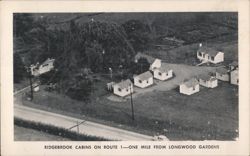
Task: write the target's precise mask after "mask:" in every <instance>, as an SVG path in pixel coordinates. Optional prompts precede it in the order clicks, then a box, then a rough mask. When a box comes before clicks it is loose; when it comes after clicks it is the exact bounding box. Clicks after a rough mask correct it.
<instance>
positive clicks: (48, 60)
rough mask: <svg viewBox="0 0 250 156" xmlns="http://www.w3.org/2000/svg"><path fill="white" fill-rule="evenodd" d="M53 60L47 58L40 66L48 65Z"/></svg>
mask: <svg viewBox="0 0 250 156" xmlns="http://www.w3.org/2000/svg"><path fill="white" fill-rule="evenodd" d="M54 61H55V59H50V58H47V60H45V61H44V62H43V63H42V64H48V63H50V62H54Z"/></svg>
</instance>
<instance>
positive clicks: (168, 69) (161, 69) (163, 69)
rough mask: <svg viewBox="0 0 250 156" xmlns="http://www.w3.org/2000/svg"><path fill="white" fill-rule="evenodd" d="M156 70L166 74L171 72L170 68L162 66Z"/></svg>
mask: <svg viewBox="0 0 250 156" xmlns="http://www.w3.org/2000/svg"><path fill="white" fill-rule="evenodd" d="M158 70H159V71H160V72H162V73H167V72H168V71H170V70H171V68H169V67H168V66H166V65H162V66H161V67H160V68H158Z"/></svg>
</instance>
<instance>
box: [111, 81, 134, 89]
mask: <svg viewBox="0 0 250 156" xmlns="http://www.w3.org/2000/svg"><path fill="white" fill-rule="evenodd" d="M115 85H118V86H119V87H120V88H121V89H124V88H128V87H129V86H130V85H132V82H131V81H130V80H129V79H127V80H124V81H121V82H119V83H117V84H115Z"/></svg>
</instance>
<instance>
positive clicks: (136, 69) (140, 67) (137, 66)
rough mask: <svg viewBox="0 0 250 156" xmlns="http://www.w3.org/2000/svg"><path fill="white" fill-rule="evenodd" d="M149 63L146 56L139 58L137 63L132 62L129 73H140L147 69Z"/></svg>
mask: <svg viewBox="0 0 250 156" xmlns="http://www.w3.org/2000/svg"><path fill="white" fill-rule="evenodd" d="M149 67H150V63H149V62H148V60H147V59H146V58H139V59H138V61H137V63H133V64H132V66H131V68H130V69H131V71H130V72H131V73H133V74H141V73H144V72H146V71H148V70H149Z"/></svg>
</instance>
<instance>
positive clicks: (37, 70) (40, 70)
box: [30, 58, 55, 76]
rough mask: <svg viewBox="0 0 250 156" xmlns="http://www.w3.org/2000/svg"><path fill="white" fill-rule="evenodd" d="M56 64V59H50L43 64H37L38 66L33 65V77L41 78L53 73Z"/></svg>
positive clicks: (31, 67)
mask: <svg viewBox="0 0 250 156" xmlns="http://www.w3.org/2000/svg"><path fill="white" fill-rule="evenodd" d="M54 62H55V59H51V58H48V59H47V60H45V61H44V62H43V63H41V64H39V63H37V64H36V65H31V66H30V70H31V75H33V76H39V75H42V74H44V73H47V72H49V71H51V70H52V69H54Z"/></svg>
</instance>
